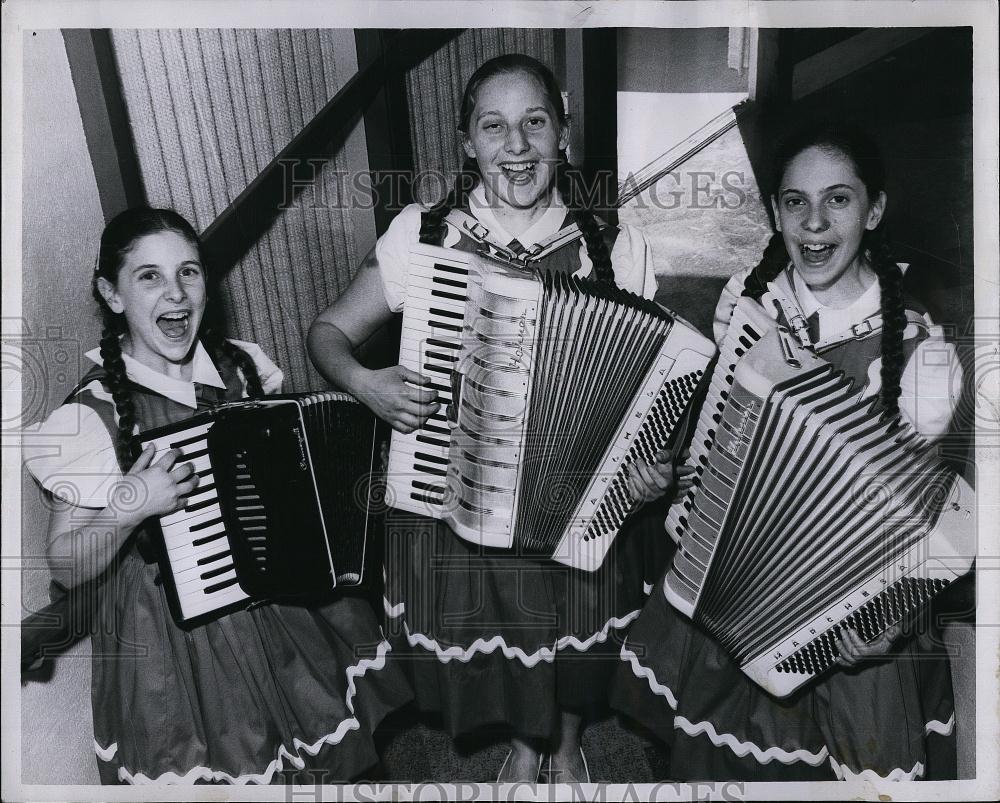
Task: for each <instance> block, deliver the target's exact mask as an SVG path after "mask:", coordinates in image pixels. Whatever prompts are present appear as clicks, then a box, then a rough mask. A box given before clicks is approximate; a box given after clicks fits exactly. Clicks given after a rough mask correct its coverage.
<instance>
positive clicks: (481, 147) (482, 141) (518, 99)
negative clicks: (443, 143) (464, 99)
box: [463, 72, 569, 209]
mask: <svg viewBox="0 0 1000 803" xmlns="http://www.w3.org/2000/svg"><path fill="white" fill-rule="evenodd" d="M568 138H569V132H568V130H567V129H566V128H565V127H563V126H562V125H560V124H559V121H558V118H557V116H556V110H555V109H553V108H552V105H551V103H550V102H549V99H548V97H547V96H546V93H545V90H544V88H543V87H542V85H541V83H540V82H539V81H538V80H537V79H536V78H535V77H534V76H532V75H529V74H527V73H524V72H514V73H504V74H501V75H495V76H493V77H492V78H488V79H487V80H486V81H484V82H483V83H482V84H481V85H480V86H479V88H478V90H477V91H476V104H475V107H474V108H473V111H472V115H471V119H470V120H469V123H468V131H467V132H466V134H465V137H464V142H463V145H464V147H465V152H466V153H467V154H468V155H469V157H470V158H473V159H475V160H476V162H477V164H478V165H479V172H480V174H481V175H482V177H483V183H484V185H485V190H486V196H487V199H488V200H489V202H490V204H491V205H495V206H496V205H506V206H509V207H513V208H515V209H531V208H533V207H535V206H537V205H538V204H539V203H541V202H543V201H544V200H545V199H546V198H547V197H548V193H549V191H550V189H551V186H552V181H553V178H554V175H555V166H556V163H557V161H558V159H559V151H561V150H564V149H565V148H566V145H567V142H568Z"/></svg>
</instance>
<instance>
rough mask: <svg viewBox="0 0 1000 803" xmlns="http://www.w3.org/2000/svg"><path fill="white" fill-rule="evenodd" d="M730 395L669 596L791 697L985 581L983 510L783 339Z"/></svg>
mask: <svg viewBox="0 0 1000 803" xmlns="http://www.w3.org/2000/svg"><path fill="white" fill-rule="evenodd" d="M716 370H717V372H718V371H720V370H722V371H725V370H726V366H723V365H721V364H720V366H719V367H718V368H717V369H716ZM725 384H726V385H727V386H728V390H727V391H726V399H725V401H724V403H723V404H722V405H721V413H718V412H716V409H714V408H712V407H706V409H705V411H704V412H703V418H706V417H707V418H706V420H707V422H709V424H710V425H709V424H706V427H707V429H710V430H711V442H710V446H709V448H708V449H707V456H706V459H705V461H704V462H703V464H702V466H701V469H702V470H701V473H700V476H699V477H698V480H697V483H696V488H695V490H694V492H693V493H692V494H691V495H690V498H689V499H688V501H687V503H686V504H681V505H680V508H679V512H678V513H677V514H676V521H677V526H678V528H679V531H680V548H679V550H678V552H677V554H676V555H675V557H674V562H673V565H672V567H671V569H670V571H669V572H668V573H667V576H666V578H665V581H664V592H665V593H666V596H667V598H668V600H669V601H670V602H671V604H673V605H674V607H676V608H677V609H678V610H680V611H681V612H683V613H684V614H686V615H687V616H689V617H691V618H692V619H693V620H694V621H696V622H698V623H699V624H701V625H702V626H704V627H705V628H706V629H707V630H708V631H709V632H711V633H712V634H713V635H714V636H715V637H716V638H717V639H718V640H719V642H720V643H721V644H722V646H723V647H725V648H726V649H727V650H728V651H729V653H730V654H731V655H732V657H733V658H734V659H735V660H736V661H737V662H738V664H739V665H740V666H741V668H742V670H743V671H744V672H745V673H746V674H747V675H748V676H749V677H750V678H751V679H752V680H754V681H755V682H756V683H758V684H759V685H760V686H762V687H763V688H764V689H765V690H767V691H768V692H769V693H771V694H773V695H775V696H778V697H784V696H787V695H789V694H791V693H792V692H794V691H795V690H796V689H798V688H799V687H800V686H802V685H803V684H804V683H806V682H808V681H809V680H811V679H812V678H814V677H816V676H817V675H819V674H821V673H823V672H825V671H826V670H827V669H829V668H830V667H832V666H833V665H834V664H835V663H836V660H837V657H838V651H837V637H838V636H839V634H840V633H841V632H842V631H843V629H844V628H845V627H850V628H852V629H854V630H856V631H857V632H858V633H859V634H860V635H861V636H862V638H863V639H865V640H866V641H871V640H872V639H874V638H876V637H877V636H878V635H879V634H881V633H883V632H884V631H885V630H886V629H888V627H889V626H891V625H893V624H895V623H897V622H899V621H901V620H904V619H906V618H908V617H910V616H912V615H913V614H914V613H916V611H917V610H918V609H919V608H920V607H921V606H923V605H924V604H925V603H926V602H928V601H929V600H930V599H931V598H932V597H933V596H934V595H936V594H937V593H939V592H940V591H941V590H943V589H944V588H946V587H947V586H948V585H949V584H950V583H951V582H952V581H953V580H955V579H957V578H958V577H959V576H961V575H962V574H964V573H965V572H967V571H968V570H969V568H970V567H971V565H972V561H973V559H974V556H975V552H976V546H975V543H976V531H975V516H974V510H975V505H974V498H973V494H972V491H971V488H969V486H968V485H967V484H966V483H965V482H964V481H963V480H962V479H961V478H960V477H958V476H957V475H956V474H954V472H953V471H952V470H951V469H949V468H946V467H945V466H943V465H941V464H940V463H939V462H938V461H937V460H936V459H935V457H934V455H933V453H932V450H931V449H930V448H929V447H928V446H927V445H926V444H925V442H924V441H923V440H922V439H921V438H920V437H919V436H918V435H917V434H916V433H915V432H914V431H913V429H912V428H911V427H909V425H906V424H902V423H900V421H899V420H898V419H896V420H891V419H888V418H887V417H885V416H883V415H881V414H879V413H878V412H877V411H875V410H874V409H873V400H872V399H871V398H863V396H862V394H861V392H860V391H859V390H858V389H857V388H856V387H854V386H853V383H852V382H851V380H849V379H847V378H845V377H844V376H843V374H841V373H840V372H837V371H834V370H833V368H832V366H830V365H829V364H828V363H826V362H825V361H824V360H822V359H821V358H819V357H817V356H816V355H815V354H813V353H812V352H810V351H807V350H804V349H802V348H801V347H799V346H798V345H797V344H796V343H794V342H793V341H792V339H791V338H790V337H788V335H787V333H786V332H785V331H784V330H782V329H780V328H777V327H772V328H771V329H769V330H768V331H766V332H764V333H762V334H761V335H760V336H759V339H758V340H757V342H756V343H755V344H751V347H750V348H749V349H748V350H747V351H746V354H745V355H744V356H743V357H742V359H739V361H738V363H737V364H736V366H735V370H734V372H733V374H732V382H731V384H730V383H729V382H728V380H727V381H726V383H725ZM701 426H702V422H699V427H701ZM696 437H697V436H696Z"/></svg>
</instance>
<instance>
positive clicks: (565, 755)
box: [548, 711, 590, 783]
mask: <svg viewBox="0 0 1000 803" xmlns="http://www.w3.org/2000/svg"><path fill="white" fill-rule="evenodd" d="M582 731H583V717H581V716H580V715H579V714H575V713H573V712H571V711H563V712H562V716H561V717H560V728H559V740H558V743H557V744H556V745H555V749H553V751H552V755H551V757H550V764H549V765H548V766H549V779H548V780H549V783H572V782H574V781H575V782H579V783H585V782H587V781H589V780H590V778H589V777H588V775H589V771H588V769H587V763H586V760H585V759H584V757H583V747H582V745H581V742H580V737H581V735H582Z"/></svg>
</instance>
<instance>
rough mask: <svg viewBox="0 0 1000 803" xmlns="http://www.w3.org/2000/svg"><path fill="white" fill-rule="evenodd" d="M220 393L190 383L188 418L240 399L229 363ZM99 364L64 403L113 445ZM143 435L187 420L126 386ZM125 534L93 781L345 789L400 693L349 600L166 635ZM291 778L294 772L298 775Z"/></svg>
mask: <svg viewBox="0 0 1000 803" xmlns="http://www.w3.org/2000/svg"><path fill="white" fill-rule="evenodd" d="M218 368H219V373H220V375H221V376H222V377H223V380H224V381H225V383H226V388H225V390H222V389H219V388H213V387H208V386H204V385H200V384H196V386H195V389H196V398H197V403H198V411H201V410H204V409H206V408H208V407H211V406H213V405H215V404H218V403H220V402H222V401H229V400H236V399H239V398H241V397H242V395H243V383H242V380H241V378H240V377H239V375H238V372H237V370H236V368H235V366H233V365H232V364H229V363H228V362H227V363H224V364H222V365H219V366H218ZM105 378H106V374H105V372H104V370H103V369H102V368H95V369H93V370H92V371H90V372H89V373H88V374H87V375H86V376H85V377H84V379H83V382H82V383H81V391H80V392H79V393H77V394H76V396H75V397H74V398H72V401H75V402H78V403H80V404H84V405H87V406H89V407H91V408H92V409H93V410H95V411H96V412H97V413H98V415H99V416H100V417H101V419H102V421H103V422H104V423H105V425H106V426H107V427H108V430H109V432H110V433H111V434H112V437H114V433H115V432H116V428H117V426H116V423H115V418H114V408H113V403H112V402H111V400H110V398H109V397H108V395H107V387H106V385H105ZM129 390H131V392H132V394H133V399H134V400H135V407H136V414H137V420H138V421H139V422H140V426H141V428H142V429H151V428H154V427H158V426H162V425H165V424H168V423H173V422H175V421H178V420H181V419H184V418H187V417H190V416H191V415H192V414H194V412H195V411H192V410H191V409H190V408H188V407H185V406H183V405H181V404H178V403H176V402H174V401H172V400H171V399H168V398H166V397H164V396H161V395H159V394H158V393H156V392H154V391H152V390H150V389H148V388H145V387H143V386H140V385H138V384H135V383H132V382H130V383H129ZM138 537H139V534H138V533H137V536H136V537H134V538H132V539H130V540H129V542H128V543H127V545H126V547H125V548H124V549H123V551H122V552H121V553H120V555H119V557H118V559H117V565H116V566H114V567H113V568H112V570H111V571H109V572H108V575H107V579H106V581H105V582H104V583H103V584H102V586H101V588H100V599H99V609H98V615H97V620H98V624H97V627H96V632H95V633H94V635H93V638H92V645H93V659H92V660H93V691H92V702H93V716H94V748H95V750H96V753H97V756H98V758H99V761H98V765H99V768H100V772H101V778H102V781H103V782H104V783H118V782H131V783H149V782H156V783H176V782H180V783H194V782H228V783H273V782H282V781H284V780H288V779H289V777H290V776H289V773H290V772H291V771H295V770H300V769H303V768H308V769H310V770H313V771H314V774H313V775H312V776H310V777H312V778H314V779H317V780H325V782H327V783H335V782H345V781H348V780H350V779H352V778H355V777H356V776H358V774H359V773H361V772H363V771H364V770H366V769H368V768H370V767H371V766H372V765H374V764H375V763H376V761H377V760H378V756H377V755H376V752H375V746H374V743H373V739H372V732H373V731H374V729H375V727H376V726H377V725H378V723H379V722H380V721H381V720H382V719H383V717H385V716H386V714H388V713H389V712H390V711H392V710H393V709H395V708H398V707H399V706H401V705H403V704H405V703H406V702H407V701H408V700H409V698H410V694H409V690H408V686H407V684H406V681H405V678H403V676H402V675H401V674H400V673H399V670H398V669H397V668H396V667H395V666H387V665H386V655H387V653H388V651H389V645H388V644H387V643H386V642H385V641H384V640H383V639H382V635H381V633H380V630H379V626H378V622H377V619H376V617H375V615H374V612H373V611H372V610H371V608H370V607H369V606H368V605H367V604H366V603H365V602H363V601H362V600H360V599H354V598H349V597H344V598H338V599H336V600H335V601H333V602H329V603H326V604H323V605H317V606H311V607H307V606H303V607H297V606H292V605H277V604H267V605H262V606H259V607H256V608H253V609H250V610H246V611H240V612H237V613H233V614H230V615H228V616H225V617H223V618H221V619H218V620H216V621H214V622H210V623H208V624H205V625H203V626H200V627H196V628H194V629H192V630H189V631H185V630H182V629H180V628H179V627H177V626H176V625H175V624H174V622H173V620H172V618H171V616H170V612H169V610H168V608H167V600H166V596H165V594H164V591H163V587H162V584H161V582H160V579H159V576H158V569H157V566H156V564H155V563H147V562H146V561H145V560H144V559H143V557H142V556H141V555H140V552H139V549H138V548H137V538H138ZM299 777H302V776H299Z"/></svg>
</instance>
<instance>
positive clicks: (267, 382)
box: [227, 337, 285, 396]
mask: <svg viewBox="0 0 1000 803" xmlns="http://www.w3.org/2000/svg"><path fill="white" fill-rule="evenodd" d="M227 340H229V342H230V343H232V344H233V345H234V346H238V347H239V348H240V349H242V350H243V351H245V352H246V353H247V354H248V355H249V357H250V359H251V360H253V364H254V367H255V368H256V369H257V375H258V376H259V377H260V384H261V387H263V389H264V393H265V394H267V395H268V396H270V395H271V394H273V393H281V385H282V383H283V382H284V381H285V374H284V372H283V371H282V370H281V369H280V368H279V367H278V366H277V365H276V364H275V363H274V361H273V360H272V359H271V358H270V357H268V356H267V355H266V354H265V353H264V350H263V349H262V348H261V347H260V346H258V345H257V344H256V343H250V342H249V341H246V340H236V339H234V338H231V337H230V338H227Z"/></svg>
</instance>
